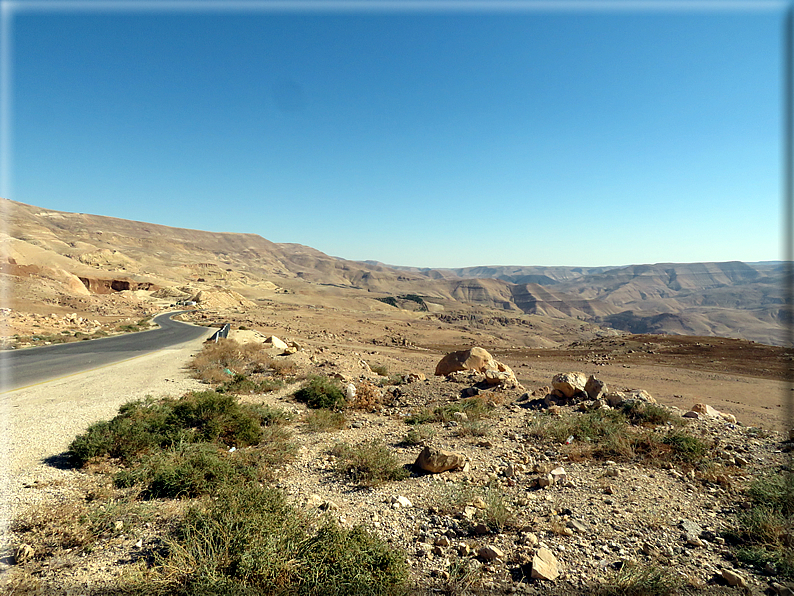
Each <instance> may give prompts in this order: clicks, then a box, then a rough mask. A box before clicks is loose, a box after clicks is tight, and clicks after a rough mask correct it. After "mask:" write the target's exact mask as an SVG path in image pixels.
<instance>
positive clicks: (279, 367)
mask: <svg viewBox="0 0 794 596" xmlns="http://www.w3.org/2000/svg"><path fill="white" fill-rule="evenodd" d="M270 370H271V371H273V374H274V375H276V376H277V377H291V376H293V375H294V374H295V373H297V372H298V367H297V366H296V365H295V363H294V362H293V361H291V360H275V359H274V360H271V361H270Z"/></svg>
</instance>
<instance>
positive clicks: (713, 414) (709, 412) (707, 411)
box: [691, 404, 720, 418]
mask: <svg viewBox="0 0 794 596" xmlns="http://www.w3.org/2000/svg"><path fill="white" fill-rule="evenodd" d="M691 409H692V411H693V412H697V413H698V414H703V415H705V416H708V417H709V418H719V417H720V413H719V412H718V411H717V410H715V409H714V408H712V407H711V406H709V405H707V404H695V405H694V406H692V408H691Z"/></svg>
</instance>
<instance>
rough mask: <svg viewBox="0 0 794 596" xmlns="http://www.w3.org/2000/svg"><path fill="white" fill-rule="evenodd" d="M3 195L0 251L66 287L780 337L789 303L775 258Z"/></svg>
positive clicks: (772, 340)
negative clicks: (351, 253) (440, 240)
mask: <svg viewBox="0 0 794 596" xmlns="http://www.w3.org/2000/svg"><path fill="white" fill-rule="evenodd" d="M0 200H1V201H3V202H4V205H3V207H5V209H6V213H8V215H9V217H8V229H9V232H10V237H9V238H4V239H3V241H4V244H5V245H6V251H5V253H6V254H7V255H8V257H10V258H11V259H12V260H13V261H14V263H15V264H16V265H19V266H32V267H37V266H44V265H46V267H48V268H50V269H52V268H55V269H57V271H59V272H60V273H58V274H57V275H50V277H53V280H51V281H52V283H56V282H58V280H55V279H54V278H55V277H58V279H60V281H59V282H58V283H62V284H66V282H65V281H63V280H65V279H68V284H66V285H69V284H71V286H74V283H75V279H73V278H75V276H76V278H78V279H83V280H90V279H96V278H102V279H109V278H113V277H119V276H121V277H124V278H125V279H130V280H133V281H135V282H136V283H141V284H153V285H156V286H164V285H180V284H193V285H194V286H195V287H197V288H200V287H201V284H208V285H212V284H214V285H223V286H227V287H229V288H233V289H235V290H236V291H238V292H241V293H243V294H245V293H246V291H253V289H255V288H262V287H267V286H268V284H270V285H271V286H273V285H275V286H280V285H283V284H285V283H287V282H290V283H305V284H310V285H312V286H320V288H319V289H320V290H321V289H322V288H321V286H335V287H339V288H347V289H350V290H353V291H357V290H360V300H362V301H368V300H374V299H375V298H378V297H382V296H399V295H408V294H414V295H418V296H422V297H423V298H424V300H425V302H427V304H428V306H429V307H431V308H432V309H434V310H436V311H439V310H441V311H443V310H454V309H456V308H465V307H479V308H488V309H497V310H502V311H512V312H515V313H526V314H537V315H545V316H548V317H555V318H560V319H574V320H584V321H590V322H593V323H597V324H600V325H602V326H605V327H613V328H616V329H621V330H625V331H631V332H653V333H679V334H680V333H684V334H691V335H719V336H726V337H742V338H745V339H751V340H754V341H758V342H762V343H769V344H778V343H781V342H782V341H783V328H782V327H783V326H782V321H783V320H784V319H783V314H782V313H783V309H784V307H785V306H786V305H785V304H784V296H783V292H782V287H783V286H782V282H783V263H780V262H763V263H743V262H738V261H733V262H726V263H657V264H653V265H642V264H641V265H628V266H623V267H563V266H560V267H543V266H493V267H484V266H478V267H464V268H453V269H432V268H416V267H402V266H387V265H384V264H383V263H379V262H376V261H363V262H362V261H347V260H344V259H340V258H336V257H331V256H328V255H326V254H324V253H322V252H320V251H318V250H316V249H314V248H311V247H308V246H303V245H300V244H292V243H274V242H271V241H269V240H266V239H265V238H262V237H261V236H258V235H256V234H232V233H214V232H206V231H201V230H188V229H183V228H173V227H169V226H162V225H158V224H149V223H144V222H135V221H130V220H123V219H117V218H112V217H105V216H98V215H87V214H77V213H66V212H59V211H52V210H47V209H42V208H39V207H35V206H31V205H25V204H23V203H17V202H14V201H8V200H6V199H0ZM12 273H13V272H12V271H11V270H10V269H8V267H6V270H5V271H4V275H6V276H8V275H11V278H9V279H11V282H12V283H13V282H14V279H13V275H12ZM69 276H71V277H69ZM48 283H49V282H48ZM83 283H85V281H84V282H83ZM105 285H107V284H105ZM123 285H124V284H121V286H123ZM64 288H66V286H64ZM63 291H71V290H67V289H64V290H63ZM379 307H382V303H379Z"/></svg>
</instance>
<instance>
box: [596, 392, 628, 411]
mask: <svg viewBox="0 0 794 596" xmlns="http://www.w3.org/2000/svg"><path fill="white" fill-rule="evenodd" d="M602 399H603V400H604V401H605V402H606V403H607V405H608V406H609V407H610V408H617V407H618V406H619V405H620V404H622V403H623V402H624V401H626V394H625V393H623V392H621V391H611V392H609V393H607V394H606V395H604V396H602Z"/></svg>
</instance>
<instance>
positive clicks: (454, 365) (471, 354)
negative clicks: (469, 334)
mask: <svg viewBox="0 0 794 596" xmlns="http://www.w3.org/2000/svg"><path fill="white" fill-rule="evenodd" d="M488 369H493V370H499V367H498V366H497V364H496V361H495V360H494V359H493V356H491V355H490V354H489V353H488V351H487V350H485V349H483V348H480V347H476V346H475V347H473V348H470V349H468V350H459V351H457V352H451V353H449V354H447V355H446V356H444V357H443V358H442V359H441V360H440V361H439V363H438V364H437V365H436V372H435V374H436V376H446V375H448V374H451V373H453V372H457V371H461V370H476V371H478V372H485V371H486V370H488Z"/></svg>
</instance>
